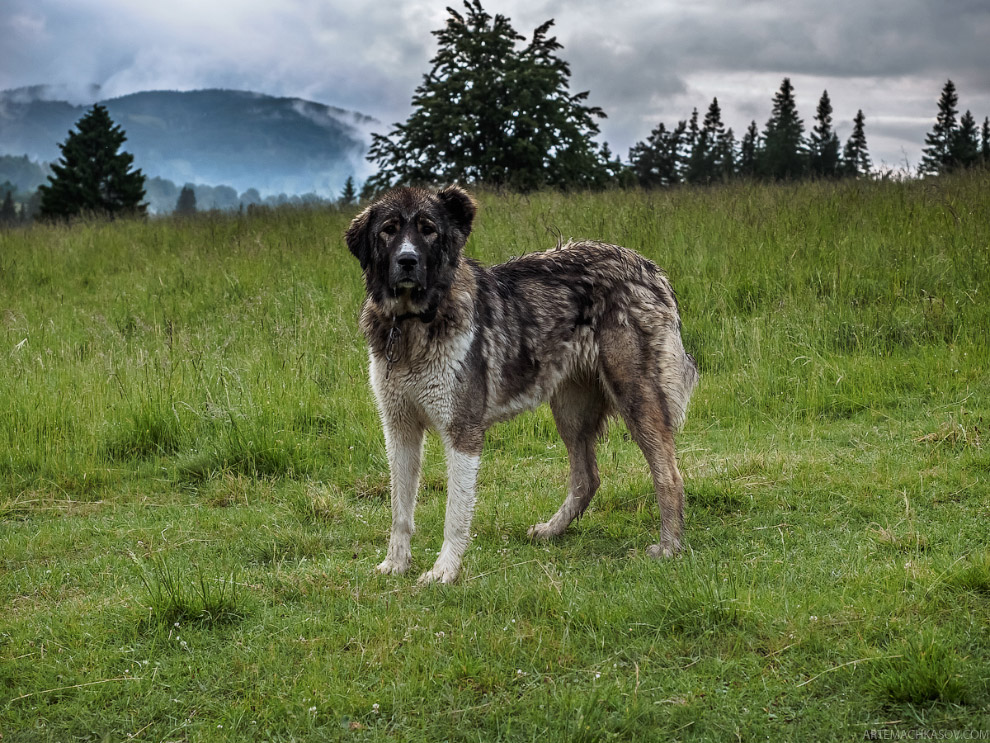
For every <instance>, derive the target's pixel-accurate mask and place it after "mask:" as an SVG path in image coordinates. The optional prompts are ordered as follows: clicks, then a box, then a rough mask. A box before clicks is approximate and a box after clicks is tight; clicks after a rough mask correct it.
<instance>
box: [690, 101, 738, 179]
mask: <svg viewBox="0 0 990 743" xmlns="http://www.w3.org/2000/svg"><path fill="white" fill-rule="evenodd" d="M689 132H690V137H691V139H692V142H691V154H690V155H689V157H688V162H687V173H686V175H685V180H687V181H688V183H711V182H712V181H713V180H714V179H716V178H718V177H720V175H721V173H720V168H719V164H720V160H721V157H720V155H722V154H723V153H722V152H721V151H720V146H721V147H724V146H725V142H724V139H725V125H724V124H723V123H722V109H721V108H720V107H719V105H718V98H714V99H713V100H712V102H711V105H710V106H709V107H708V112H707V113H706V114H705V119H704V121H703V122H702V124H701V126H700V127H699V126H698V109H694V111H693V113H692V114H691V124H690V129H689ZM730 159H731V155H730Z"/></svg>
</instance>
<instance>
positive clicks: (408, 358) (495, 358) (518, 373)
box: [346, 187, 698, 583]
mask: <svg viewBox="0 0 990 743" xmlns="http://www.w3.org/2000/svg"><path fill="white" fill-rule="evenodd" d="M475 212H476V204H475V202H474V200H473V199H472V198H471V196H469V195H468V194H467V193H466V192H464V191H463V190H461V189H460V188H457V187H449V188H445V189H442V190H440V191H428V190H423V189H410V188H400V189H396V190H393V191H390V192H388V193H386V194H385V195H384V196H382V197H381V198H379V199H378V200H376V201H375V202H374V203H373V204H371V205H370V206H369V207H368V208H367V209H365V210H364V211H363V212H361V214H359V215H358V216H357V217H356V218H355V219H354V221H353V222H352V223H351V225H350V227H349V228H348V230H347V233H346V241H347V246H348V248H350V250H351V252H352V253H353V254H354V255H355V256H356V257H357V258H358V260H359V261H360V262H361V268H362V270H363V271H364V280H365V286H366V289H367V299H366V300H365V303H364V307H363V308H362V310H361V329H362V331H363V332H364V334H365V337H366V338H367V340H368V345H369V351H370V353H369V355H370V375H371V386H372V388H373V390H374V393H375V399H376V400H377V403H378V409H379V412H380V414H381V419H382V423H383V426H384V429H385V446H386V450H387V452H388V460H389V468H390V473H391V482H392V531H391V536H390V539H389V545H388V553H387V555H386V557H385V559H384V561H383V562H382V563H381V564H380V565H379V566H378V570H379V571H380V572H382V573H404V572H405V571H406V570H408V568H409V565H410V562H411V553H410V548H409V542H410V537H411V536H412V533H413V510H414V508H415V505H416V492H417V489H418V486H419V474H420V461H421V458H422V451H423V439H424V433H425V431H426V429H427V428H433V429H435V430H436V431H437V432H438V433H439V434H440V437H441V438H442V440H443V443H444V447H445V450H446V458H447V475H448V485H447V512H446V519H445V523H444V534H443V536H444V538H443V546H442V548H441V550H440V555H439V556H438V557H437V560H436V563H435V564H434V565H433V568H432V569H431V570H429V571H428V572H426V573H424V574H423V575H422V576H421V578H420V582H423V583H429V582H434V581H442V582H444V583H449V582H452V581H454V580H456V579H457V576H458V573H459V572H460V569H461V558H462V556H463V554H464V551H465V549H466V548H467V545H468V541H469V538H470V533H471V518H472V515H473V512H474V503H475V482H476V479H477V474H478V465H479V461H480V456H481V448H482V440H483V438H484V434H485V430H486V429H487V428H488V427H489V426H491V425H492V424H493V423H496V422H497V421H502V420H506V419H508V418H511V417H513V416H514V415H516V414H518V413H520V412H522V411H524V410H530V409H532V408H534V407H536V406H537V405H539V404H541V403H543V402H547V401H549V403H550V408H551V410H552V411H553V417H554V420H555V421H556V423H557V428H558V430H559V431H560V436H561V438H562V439H563V441H564V444H565V446H566V447H567V455H568V458H569V460H570V469H571V474H570V487H569V489H568V493H567V497H566V498H565V499H564V502H563V504H562V505H561V506H560V509H559V510H558V511H557V513H555V514H554V515H553V516H552V517H551V518H550V520H549V521H547V522H545V523H541V524H536V525H535V526H533V527H532V528H530V530H529V535H530V536H531V537H532V538H534V539H547V538H550V537H554V536H557V535H558V534H560V533H562V532H563V531H564V529H566V528H567V525H568V524H570V522H571V521H572V520H573V519H574V518H575V517H577V516H579V515H581V513H583V512H584V510H585V509H586V508H587V507H588V503H589V502H590V501H591V499H592V497H593V496H594V494H595V491H596V490H597V488H598V484H599V479H598V467H597V465H596V462H595V444H596V441H597V439H598V437H599V436H600V435H601V434H602V433H603V431H604V428H605V424H606V420H607V418H608V416H609V415H610V414H618V415H621V416H622V418H623V419H624V420H625V422H626V424H627V426H628V428H629V432H630V433H631V434H632V437H633V439H634V440H635V441H636V443H637V444H638V445H639V447H640V449H642V451H643V454H644V455H645V456H646V461H647V463H648V464H649V467H650V471H651V473H652V475H653V484H654V487H655V489H656V497H657V502H658V503H659V505H660V515H661V530H660V542H659V543H658V544H654V545H651V546H650V547H649V548H648V552H649V554H651V555H653V556H655V557H666V556H671V555H673V554H675V553H676V552H677V551H678V550H680V548H681V534H682V530H683V522H684V485H683V481H682V480H681V475H680V473H679V472H678V470H677V461H676V457H675V450H674V432H675V431H676V430H677V428H679V426H680V425H681V423H682V422H683V420H684V415H685V412H686V410H687V405H688V399H689V398H690V396H691V392H692V390H693V389H694V387H695V384H696V383H697V379H698V372H697V367H696V366H695V363H694V359H693V358H692V357H691V356H690V354H688V353H686V352H685V350H684V346H683V345H682V343H681V334H680V328H681V322H680V318H679V316H678V311H677V301H676V299H675V297H674V291H673V289H672V288H671V286H670V283H669V282H668V281H667V278H666V277H665V276H664V274H663V273H662V272H661V271H660V269H658V268H657V267H656V266H655V265H654V264H653V263H651V262H650V261H648V260H646V259H645V258H643V257H641V256H639V255H638V254H636V253H634V252H633V251H631V250H628V249H626V248H621V247H618V246H615V245H606V244H603V243H597V242H578V243H569V244H567V245H564V246H562V247H558V248H557V249H554V250H549V251H547V252H544V253H532V254H528V255H524V256H522V257H521V258H515V259H513V260H510V261H509V262H507V263H503V264H501V265H497V266H492V267H491V268H486V267H484V266H482V265H481V264H480V263H478V262H477V261H474V260H471V259H469V258H465V257H462V255H461V249H462V248H463V247H464V243H465V241H466V240H467V238H468V235H469V234H470V232H471V223H472V221H473V220H474V215H475Z"/></svg>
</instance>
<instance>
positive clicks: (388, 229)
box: [382, 223, 399, 237]
mask: <svg viewBox="0 0 990 743" xmlns="http://www.w3.org/2000/svg"><path fill="white" fill-rule="evenodd" d="M398 231H399V228H398V226H397V225H394V224H391V223H390V224H387V225H385V226H384V227H382V232H384V233H385V234H386V235H388V236H389V237H391V236H392V235H394V234H395V233H396V232H398Z"/></svg>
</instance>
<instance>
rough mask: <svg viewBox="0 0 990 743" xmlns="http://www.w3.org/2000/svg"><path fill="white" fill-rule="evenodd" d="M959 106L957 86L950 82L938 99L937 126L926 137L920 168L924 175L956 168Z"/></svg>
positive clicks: (936, 173) (946, 84) (937, 173)
mask: <svg viewBox="0 0 990 743" xmlns="http://www.w3.org/2000/svg"><path fill="white" fill-rule="evenodd" d="M958 104H959V96H958V95H957V94H956V86H955V84H954V83H953V82H952V81H951V80H949V81H947V82H946V83H945V87H943V88H942V95H941V97H940V98H939V99H938V115H937V116H936V118H935V126H934V127H933V128H932V130H931V131H930V132H929V133H928V134H927V136H925V145H926V147H925V148H924V149H923V150H922V151H921V152H922V156H921V166H920V168H919V170H920V171H921V173H922V175H939V174H941V173H945V172H948V171H950V170H952V168H953V167H955V162H954V161H953V152H952V149H953V142H954V139H955V136H956V129H957V128H958V127H957V124H956V114H958V113H959V111H958V110H957V109H956V106H957V105H958Z"/></svg>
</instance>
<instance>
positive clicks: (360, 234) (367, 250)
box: [344, 204, 375, 269]
mask: <svg viewBox="0 0 990 743" xmlns="http://www.w3.org/2000/svg"><path fill="white" fill-rule="evenodd" d="M374 208H375V207H374V204H372V205H371V206H369V207H368V208H367V209H365V210H364V211H363V212H361V213H360V214H358V215H357V216H356V217H354V219H353V220H352V221H351V224H350V226H349V227H348V228H347V232H345V233H344V241H345V242H346V243H347V247H348V249H350V251H351V252H352V253H353V254H354V257H355V258H357V259H358V260H359V261H360V262H361V268H363V269H366V268H367V267H368V264H369V263H370V262H371V248H372V245H371V221H372V218H373V217H374Z"/></svg>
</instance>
